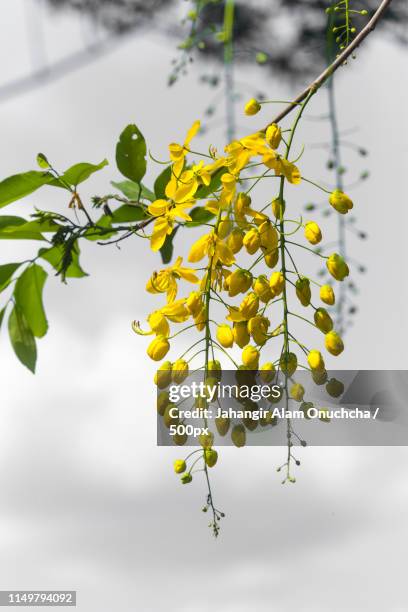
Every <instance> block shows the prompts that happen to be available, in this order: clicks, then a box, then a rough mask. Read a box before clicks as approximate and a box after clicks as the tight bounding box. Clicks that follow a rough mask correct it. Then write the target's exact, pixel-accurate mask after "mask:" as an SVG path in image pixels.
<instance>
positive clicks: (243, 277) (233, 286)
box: [228, 268, 252, 297]
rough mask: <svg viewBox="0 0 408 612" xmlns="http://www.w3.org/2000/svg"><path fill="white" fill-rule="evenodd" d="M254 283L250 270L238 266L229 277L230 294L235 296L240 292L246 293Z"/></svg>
mask: <svg viewBox="0 0 408 612" xmlns="http://www.w3.org/2000/svg"><path fill="white" fill-rule="evenodd" d="M251 285H252V274H251V273H250V272H248V270H243V269H242V268H238V270H235V271H234V272H233V273H232V274H231V275H230V276H229V278H228V287H229V291H228V295H229V296H230V297H234V296H236V295H238V293H246V291H248V289H249V288H250V286H251Z"/></svg>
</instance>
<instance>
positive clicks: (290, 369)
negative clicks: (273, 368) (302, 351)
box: [279, 352, 298, 377]
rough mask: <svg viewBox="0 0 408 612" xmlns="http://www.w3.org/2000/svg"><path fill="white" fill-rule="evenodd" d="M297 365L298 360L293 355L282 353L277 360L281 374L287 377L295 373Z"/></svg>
mask: <svg viewBox="0 0 408 612" xmlns="http://www.w3.org/2000/svg"><path fill="white" fill-rule="evenodd" d="M297 365H298V360H297V357H296V355H295V353H290V352H286V353H283V354H282V356H281V358H280V360H279V367H280V369H281V370H282V373H283V374H286V375H287V376H289V377H290V376H292V375H293V374H294V373H295V372H296V368H297Z"/></svg>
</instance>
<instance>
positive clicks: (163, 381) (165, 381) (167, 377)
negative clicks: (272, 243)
mask: <svg viewBox="0 0 408 612" xmlns="http://www.w3.org/2000/svg"><path fill="white" fill-rule="evenodd" d="M171 369H172V363H171V361H164V362H163V363H162V364H161V366H160V368H159V369H158V370H157V372H156V374H155V375H154V382H155V384H156V385H157V386H158V388H159V389H164V388H165V387H167V386H168V385H169V384H170V382H171Z"/></svg>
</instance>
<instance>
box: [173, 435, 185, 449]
mask: <svg viewBox="0 0 408 612" xmlns="http://www.w3.org/2000/svg"><path fill="white" fill-rule="evenodd" d="M187 438H188V436H187V434H186V433H182V434H180V433H177V432H176V433H175V434H173V442H174V444H176V445H177V446H184V444H185V443H186V442H187Z"/></svg>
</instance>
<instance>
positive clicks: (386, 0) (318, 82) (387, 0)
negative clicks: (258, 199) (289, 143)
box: [263, 0, 392, 131]
mask: <svg viewBox="0 0 408 612" xmlns="http://www.w3.org/2000/svg"><path fill="white" fill-rule="evenodd" d="M391 2H392V0H382V2H381V4H380V6H379V7H378V9H377V10H376V12H375V13H374V15H373V16H372V18H371V19H370V21H369V22H368V23H367V24H366V26H365V27H364V28H363V29H362V30H361V32H359V34H357V36H356V37H355V39H354V40H353V42H351V43H350V44H349V46H348V47H347V48H346V49H344V51H343V52H342V53H340V55H339V56H338V57H337V58H336V60H335V61H334V62H333V63H332V64H330V66H328V67H327V68H326V69H325V70H323V72H322V73H321V74H320V75H319V76H318V77H317V78H316V79H315V80H314V81H312V83H310V85H308V86H307V87H306V89H304V90H303V91H302V92H301V93H300V94H299V95H298V96H297V97H296V98H295V99H294V100H293V102H291V103H290V104H289V105H288V106H287V107H286V108H284V109H283V111H281V112H280V113H279V115H277V116H276V117H275V118H274V119H273V120H272V121H271V123H279V121H281V120H282V119H283V118H284V117H286V115H288V114H289V113H290V112H291V111H292V110H293V109H294V108H295V107H296V106H297V105H298V104H299V103H300V102H302V101H303V100H304V99H305V98H306V96H308V95H309V93H310V92H311V91H317V90H318V89H319V88H320V87H321V86H322V85H323V83H325V81H327V79H328V78H329V77H330V76H331V75H332V74H333V73H334V72H335V71H336V70H337V68H339V67H340V66H341V65H342V64H344V62H345V61H346V60H347V58H348V57H349V56H350V55H351V54H352V53H353V51H354V50H355V49H356V48H357V47H358V46H359V45H360V44H361V43H362V42H363V40H364V39H365V38H366V37H367V36H368V35H369V34H370V32H372V31H373V30H374V29H375V27H376V25H377V23H378V21H379V20H380V19H381V17H382V16H383V13H384V12H385V10H386V9H387V7H388V6H389V5H390V4H391ZM269 125H270V123H269V124H268V125H267V126H266V128H267V127H268V126H269ZM266 128H264V130H263V131H266Z"/></svg>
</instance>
